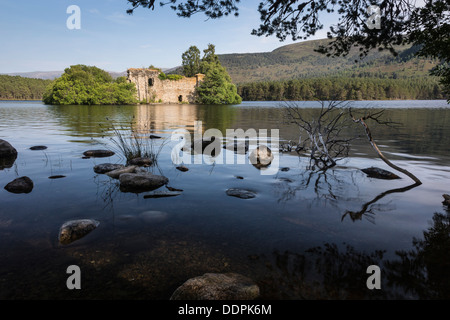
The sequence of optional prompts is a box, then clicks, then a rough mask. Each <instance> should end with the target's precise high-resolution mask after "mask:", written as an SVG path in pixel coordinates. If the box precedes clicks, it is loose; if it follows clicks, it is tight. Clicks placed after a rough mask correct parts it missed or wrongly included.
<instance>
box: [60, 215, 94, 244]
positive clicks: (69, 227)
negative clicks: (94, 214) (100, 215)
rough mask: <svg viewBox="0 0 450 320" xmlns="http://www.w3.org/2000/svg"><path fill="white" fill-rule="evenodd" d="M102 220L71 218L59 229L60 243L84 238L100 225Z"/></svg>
mask: <svg viewBox="0 0 450 320" xmlns="http://www.w3.org/2000/svg"><path fill="white" fill-rule="evenodd" d="M99 224H100V222H98V221H97V220H93V219H80V220H70V221H67V222H65V223H64V224H63V225H62V226H61V228H60V229H59V237H58V240H59V243H61V244H69V243H72V242H74V241H76V240H78V239H81V238H83V237H84V236H86V235H87V234H88V233H90V232H91V231H92V230H94V229H95V228H97V227H98V225H99Z"/></svg>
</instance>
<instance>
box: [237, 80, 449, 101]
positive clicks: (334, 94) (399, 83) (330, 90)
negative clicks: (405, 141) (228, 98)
mask: <svg viewBox="0 0 450 320" xmlns="http://www.w3.org/2000/svg"><path fill="white" fill-rule="evenodd" d="M237 90H238V94H239V95H240V96H241V97H242V100H243V101H283V100H288V101H307V100H315V99H321V100H431V99H446V97H445V94H444V93H443V90H442V88H441V85H440V84H439V82H438V80H437V79H435V78H433V77H421V78H418V77H417V78H404V79H382V78H359V77H324V78H305V79H295V80H286V81H262V82H251V83H244V84H240V85H238V86H237Z"/></svg>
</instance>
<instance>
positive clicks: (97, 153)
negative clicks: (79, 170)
mask: <svg viewBox="0 0 450 320" xmlns="http://www.w3.org/2000/svg"><path fill="white" fill-rule="evenodd" d="M83 154H84V155H85V156H86V157H95V158H104V157H111V156H113V155H114V154H115V153H114V152H113V151H111V150H88V151H85V152H83Z"/></svg>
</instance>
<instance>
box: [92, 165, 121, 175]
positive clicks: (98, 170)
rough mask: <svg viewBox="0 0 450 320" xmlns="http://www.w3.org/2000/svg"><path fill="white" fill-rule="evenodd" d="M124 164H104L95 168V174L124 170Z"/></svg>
mask: <svg viewBox="0 0 450 320" xmlns="http://www.w3.org/2000/svg"><path fill="white" fill-rule="evenodd" d="M124 167H125V166H124V165H123V164H114V163H102V164H97V165H96V166H94V172H95V173H107V172H110V171H113V170H117V169H121V168H124Z"/></svg>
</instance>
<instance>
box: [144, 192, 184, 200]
mask: <svg viewBox="0 0 450 320" xmlns="http://www.w3.org/2000/svg"><path fill="white" fill-rule="evenodd" d="M180 194H181V192H178V191H169V192H164V191H161V192H154V193H151V194H146V195H145V196H144V199H150V198H165V197H176V196H179V195H180Z"/></svg>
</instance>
